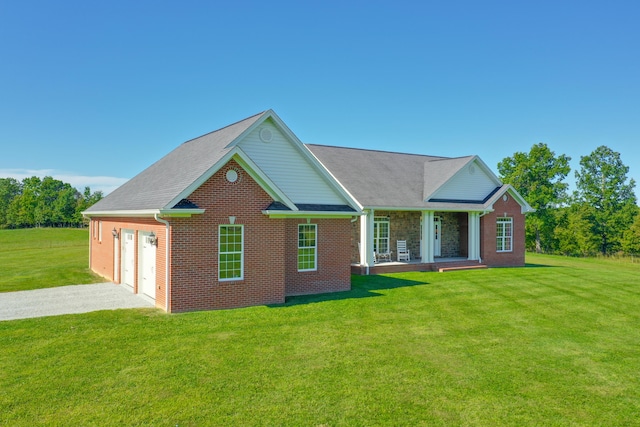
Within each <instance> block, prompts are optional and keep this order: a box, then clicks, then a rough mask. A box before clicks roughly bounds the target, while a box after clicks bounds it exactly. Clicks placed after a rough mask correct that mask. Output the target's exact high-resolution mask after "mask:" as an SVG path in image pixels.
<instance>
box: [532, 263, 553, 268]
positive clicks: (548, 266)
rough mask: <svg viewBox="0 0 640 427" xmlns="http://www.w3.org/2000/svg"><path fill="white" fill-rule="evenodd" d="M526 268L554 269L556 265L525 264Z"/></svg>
mask: <svg viewBox="0 0 640 427" xmlns="http://www.w3.org/2000/svg"><path fill="white" fill-rule="evenodd" d="M524 266H525V267H526V268H540V267H545V268H552V267H555V266H554V265H547V264H533V263H531V262H527V263H525V264H524Z"/></svg>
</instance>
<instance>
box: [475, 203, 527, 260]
mask: <svg viewBox="0 0 640 427" xmlns="http://www.w3.org/2000/svg"><path fill="white" fill-rule="evenodd" d="M493 209H494V211H493V212H491V213H489V214H487V215H485V216H483V217H482V218H480V233H481V239H480V254H481V257H482V262H483V263H484V264H486V265H488V266H490V267H516V266H523V265H524V253H525V241H524V226H525V216H524V214H522V213H520V211H521V207H520V205H519V204H518V202H516V201H515V200H514V199H513V197H511V196H510V195H508V199H507V201H506V202H505V201H504V200H503V199H502V198H500V199H499V200H498V201H497V202H496V203H495V204H494V205H493ZM504 216H506V217H511V218H513V251H512V252H496V218H498V217H504Z"/></svg>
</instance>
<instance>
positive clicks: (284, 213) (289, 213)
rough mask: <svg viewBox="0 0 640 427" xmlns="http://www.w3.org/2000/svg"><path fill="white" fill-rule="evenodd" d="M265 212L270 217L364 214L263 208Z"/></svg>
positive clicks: (324, 216)
mask: <svg viewBox="0 0 640 427" xmlns="http://www.w3.org/2000/svg"><path fill="white" fill-rule="evenodd" d="M262 213H263V214H265V215H268V216H269V218H333V219H338V218H353V217H355V216H361V215H363V213H362V212H322V211H296V212H292V211H279V210H263V211H262Z"/></svg>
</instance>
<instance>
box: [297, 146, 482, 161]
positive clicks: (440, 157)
mask: <svg viewBox="0 0 640 427" xmlns="http://www.w3.org/2000/svg"><path fill="white" fill-rule="evenodd" d="M304 145H314V146H316V147H327V148H342V149H345V150H358V151H371V152H376V153H388V154H402V155H404V156H416V157H434V158H435V160H431V161H436V160H451V159H454V158H455V157H444V156H434V155H431V154H418V153H403V152H400V151H388V150H371V149H368V148H359V147H341V146H339V145H327V144H307V143H304ZM462 157H471V156H462Z"/></svg>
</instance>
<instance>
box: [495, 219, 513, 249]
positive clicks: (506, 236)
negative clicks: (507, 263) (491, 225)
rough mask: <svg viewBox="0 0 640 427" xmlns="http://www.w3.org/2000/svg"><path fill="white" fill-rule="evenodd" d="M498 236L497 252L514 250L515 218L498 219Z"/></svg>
mask: <svg viewBox="0 0 640 427" xmlns="http://www.w3.org/2000/svg"><path fill="white" fill-rule="evenodd" d="M496 236H497V242H496V250H497V251H498V252H511V251H512V250H513V218H498V222H497V224H496Z"/></svg>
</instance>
